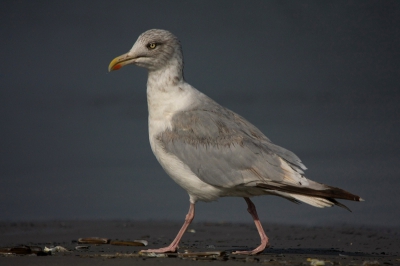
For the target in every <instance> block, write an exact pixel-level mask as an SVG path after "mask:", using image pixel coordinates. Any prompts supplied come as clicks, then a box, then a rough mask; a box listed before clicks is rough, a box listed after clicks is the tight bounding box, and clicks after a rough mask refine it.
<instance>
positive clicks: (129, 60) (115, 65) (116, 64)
mask: <svg viewBox="0 0 400 266" xmlns="http://www.w3.org/2000/svg"><path fill="white" fill-rule="evenodd" d="M133 63H135V58H134V57H132V56H130V55H129V54H128V53H126V54H123V55H120V56H117V57H116V58H114V59H113V60H112V61H111V63H110V64H109V65H108V72H111V71H114V70H118V69H120V68H121V67H123V66H125V65H129V64H133Z"/></svg>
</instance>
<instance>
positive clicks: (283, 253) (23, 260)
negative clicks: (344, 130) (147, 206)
mask: <svg viewBox="0 0 400 266" xmlns="http://www.w3.org/2000/svg"><path fill="white" fill-rule="evenodd" d="M180 226H181V224H180V223H177V222H162V221H149V222H138V221H43V222H0V247H3V253H2V254H0V265H74V266H78V265H88V264H92V263H96V264H99V265H159V264H163V265H187V264H188V263H197V264H198V263H210V262H212V263H213V265H227V263H229V265H242V264H244V263H252V264H262V265H312V264H313V263H314V265H322V264H323V263H324V264H325V265H400V229H399V228H382V227H377V228H372V227H363V226H346V225H343V226H329V227H324V226H318V227H306V226H290V225H276V224H273V225H267V224H264V227H265V229H266V233H267V235H268V237H269V238H270V243H271V246H270V248H269V249H267V250H265V251H264V252H263V253H262V254H259V255H256V256H242V255H240V256H239V255H233V254H231V252H232V251H234V250H240V249H249V248H254V247H256V246H257V245H258V244H259V237H258V233H257V231H256V229H255V227H254V225H253V224H251V223H248V224H236V223H235V224H231V223H210V222H198V223H193V225H192V226H190V228H189V230H188V232H187V233H186V234H185V236H184V238H183V241H182V242H181V244H180V249H179V252H180V253H184V252H188V253H189V254H191V253H194V252H202V253H200V255H204V254H206V255H207V254H214V255H208V256H198V255H197V256H196V254H194V255H193V256H192V257H190V256H189V255H188V256H189V257H182V254H171V255H169V256H168V257H141V256H139V253H138V252H139V251H140V250H141V249H143V248H146V247H137V246H115V245H111V244H102V245H94V244H79V243H78V242H77V241H78V239H79V238H84V237H102V238H108V239H111V240H135V239H139V240H146V241H148V246H147V247H148V248H157V247H162V246H165V245H167V244H169V242H170V241H171V240H172V239H173V238H174V236H175V234H176V233H177V231H178V230H179V228H180ZM16 246H28V247H32V249H35V248H34V247H38V248H41V249H43V248H44V247H54V246H62V247H64V248H66V249H68V250H70V252H56V253H53V254H52V255H46V256H38V255H36V254H34V253H33V254H25V255H23V254H22V255H17V254H9V253H4V248H11V247H16ZM76 246H88V249H85V250H79V251H78V250H76V249H75V247H76ZM38 248H36V249H38ZM204 252H208V253H204ZM40 254H42V255H45V254H43V253H39V255H40ZM218 254H221V255H220V256H218Z"/></svg>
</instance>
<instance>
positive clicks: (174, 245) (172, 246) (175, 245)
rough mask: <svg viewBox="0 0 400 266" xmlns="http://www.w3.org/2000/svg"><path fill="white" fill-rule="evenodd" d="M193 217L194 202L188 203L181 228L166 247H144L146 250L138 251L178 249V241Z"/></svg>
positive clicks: (157, 251)
mask: <svg viewBox="0 0 400 266" xmlns="http://www.w3.org/2000/svg"><path fill="white" fill-rule="evenodd" d="M193 218H194V203H190V208H189V212H188V214H187V215H186V218H185V223H184V224H183V225H182V228H181V230H179V232H178V234H177V235H176V237H175V239H174V241H172V243H171V244H170V245H169V246H168V247H165V248H158V249H146V250H141V251H140V252H154V253H167V252H176V250H177V249H178V244H179V241H181V238H182V236H183V234H184V233H185V232H186V229H187V228H188V226H189V224H190V223H191V222H192V221H193Z"/></svg>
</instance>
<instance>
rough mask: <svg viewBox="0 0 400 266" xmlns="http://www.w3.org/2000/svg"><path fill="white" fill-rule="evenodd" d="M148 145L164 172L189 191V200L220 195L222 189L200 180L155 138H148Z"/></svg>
mask: <svg viewBox="0 0 400 266" xmlns="http://www.w3.org/2000/svg"><path fill="white" fill-rule="evenodd" d="M150 145H151V148H152V150H153V153H154V155H155V156H156V158H157V160H158V162H159V163H160V164H161V166H162V167H163V168H164V170H165V172H167V174H168V175H169V176H170V177H171V178H172V179H173V180H174V181H175V182H176V183H178V185H180V186H181V187H182V188H184V189H185V190H186V191H187V192H188V193H189V196H190V202H192V203H195V202H196V201H198V200H201V201H213V200H216V199H218V198H219V197H220V196H222V194H223V190H221V189H219V188H217V187H214V186H212V185H209V184H207V183H205V182H203V181H202V180H200V179H199V178H198V177H197V176H196V175H195V174H194V173H193V172H192V171H191V170H190V168H189V167H188V166H187V165H185V164H184V163H183V162H182V161H181V160H179V158H177V157H176V156H175V155H173V154H170V153H167V152H166V151H165V150H164V149H163V147H162V146H161V144H160V143H158V141H157V140H156V139H155V138H150Z"/></svg>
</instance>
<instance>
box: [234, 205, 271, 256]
mask: <svg viewBox="0 0 400 266" xmlns="http://www.w3.org/2000/svg"><path fill="white" fill-rule="evenodd" d="M244 200H245V201H246V203H247V207H248V208H247V211H248V212H249V213H250V214H251V216H252V217H253V220H254V223H255V224H256V227H257V230H258V233H259V234H260V237H261V244H260V245H259V246H258V247H257V248H256V249H254V250H251V251H236V252H233V254H247V255H255V254H258V253H261V252H263V250H264V249H265V248H267V247H269V244H268V237H267V235H266V234H265V232H264V229H263V228H262V226H261V223H260V220H259V219H258V215H257V210H256V206H255V205H254V203H253V202H252V201H251V200H250V199H249V198H244Z"/></svg>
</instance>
